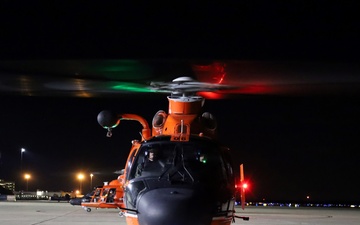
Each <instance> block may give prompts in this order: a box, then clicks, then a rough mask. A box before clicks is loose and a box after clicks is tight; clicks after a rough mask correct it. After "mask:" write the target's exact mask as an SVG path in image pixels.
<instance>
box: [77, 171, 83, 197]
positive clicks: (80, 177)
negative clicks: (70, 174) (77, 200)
mask: <svg viewBox="0 0 360 225" xmlns="http://www.w3.org/2000/svg"><path fill="white" fill-rule="evenodd" d="M77 178H78V179H79V181H80V188H79V190H80V193H82V190H81V186H82V180H83V179H84V174H82V173H79V174H78V176H77Z"/></svg>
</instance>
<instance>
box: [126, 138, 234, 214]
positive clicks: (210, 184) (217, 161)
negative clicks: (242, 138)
mask: <svg viewBox="0 0 360 225" xmlns="http://www.w3.org/2000/svg"><path fill="white" fill-rule="evenodd" d="M165 138H168V140H167V141H166V140H165ZM150 158H152V159H150ZM151 160H152V161H151ZM231 168H232V167H231V162H230V159H229V158H228V157H227V156H226V151H224V149H223V148H222V147H221V146H219V145H218V144H215V142H213V141H211V140H209V139H204V138H198V137H192V138H190V142H173V141H170V137H156V138H153V139H152V140H150V141H147V142H145V143H143V144H142V145H141V147H140V148H139V150H138V153H137V154H136V156H134V159H133V163H132V166H131V168H129V173H128V180H129V185H128V186H127V187H126V190H125V193H126V197H125V201H126V202H127V206H128V207H129V206H132V207H130V208H133V209H136V208H137V202H136V199H139V198H140V196H141V195H144V194H145V193H150V192H151V191H152V190H156V189H159V188H161V189H163V190H164V189H168V188H170V189H172V190H177V191H180V190H184V189H189V190H190V189H194V188H195V189H199V190H204V187H205V189H206V190H207V193H206V194H205V193H203V194H204V195H206V196H207V197H206V196H204V198H209V197H210V196H212V197H215V195H217V194H218V193H215V192H216V191H215V190H228V191H229V188H231V187H233V186H234V184H233V179H234V177H233V171H232V170H231ZM196 187H197V188H196ZM226 192H227V191H223V192H220V193H222V194H224V193H226ZM215 198H216V197H215ZM216 199H218V198H216ZM143 201H144V199H143Z"/></svg>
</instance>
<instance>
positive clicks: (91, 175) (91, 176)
mask: <svg viewBox="0 0 360 225" xmlns="http://www.w3.org/2000/svg"><path fill="white" fill-rule="evenodd" d="M93 176H94V174H92V173H90V190H92V178H93Z"/></svg>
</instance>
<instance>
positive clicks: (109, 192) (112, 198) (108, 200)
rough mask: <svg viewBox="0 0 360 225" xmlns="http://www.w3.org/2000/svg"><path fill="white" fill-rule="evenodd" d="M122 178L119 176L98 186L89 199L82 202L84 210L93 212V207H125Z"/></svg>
mask: <svg viewBox="0 0 360 225" xmlns="http://www.w3.org/2000/svg"><path fill="white" fill-rule="evenodd" d="M121 179H122V178H121V176H119V177H118V179H115V180H112V181H110V182H109V183H107V182H104V185H103V186H101V187H96V188H95V190H94V191H93V192H92V193H93V194H92V196H91V197H90V199H89V201H86V202H82V203H81V206H82V207H83V208H84V210H86V211H87V212H91V208H96V209H97V208H107V209H110V208H111V209H117V208H123V207H125V206H124V201H123V195H124V191H123V186H122V180H121Z"/></svg>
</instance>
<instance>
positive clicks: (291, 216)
mask: <svg viewBox="0 0 360 225" xmlns="http://www.w3.org/2000/svg"><path fill="white" fill-rule="evenodd" d="M236 211H237V215H239V216H248V217H249V221H243V220H241V219H236V220H235V223H232V224H234V225H238V224H239V225H240V224H247V225H260V224H261V225H264V224H267V225H285V224H286V225H288V224H306V225H325V224H326V225H335V224H336V225H339V224H346V225H359V224H360V208H320V207H311V208H307V207H306V208H305V207H303V208H302V207H299V208H295V207H291V208H289V207H263V206H261V207H254V206H251V207H246V208H245V210H242V209H241V208H236ZM118 213H119V210H117V209H93V210H92V211H91V212H86V211H85V210H84V209H83V208H82V207H81V206H72V205H70V204H69V203H67V202H49V201H16V202H7V201H1V202H0V224H1V225H65V224H66V225H84V224H101V225H110V224H117V225H125V224H126V222H125V218H124V217H120V216H119V214H118Z"/></svg>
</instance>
